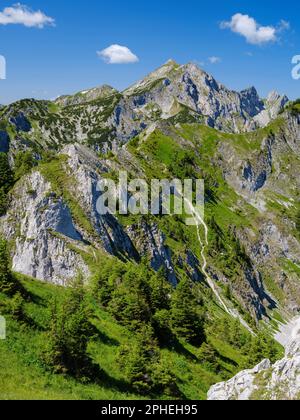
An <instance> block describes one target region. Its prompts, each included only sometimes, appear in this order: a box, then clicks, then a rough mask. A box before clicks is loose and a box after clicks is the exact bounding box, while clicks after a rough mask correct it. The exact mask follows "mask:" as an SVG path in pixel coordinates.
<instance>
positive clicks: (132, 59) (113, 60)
mask: <svg viewBox="0 0 300 420" xmlns="http://www.w3.org/2000/svg"><path fill="white" fill-rule="evenodd" d="M97 54H98V56H99V57H101V58H102V59H103V60H104V61H105V62H106V63H108V64H129V63H137V62H138V61H139V59H138V57H137V56H136V55H135V54H133V52H132V51H130V49H129V48H127V47H123V46H121V45H118V44H114V45H111V46H110V47H108V48H105V50H102V51H98V52H97Z"/></svg>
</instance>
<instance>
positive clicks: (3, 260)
mask: <svg viewBox="0 0 300 420" xmlns="http://www.w3.org/2000/svg"><path fill="white" fill-rule="evenodd" d="M16 290H17V282H16V281H15V279H14V277H13V275H12V273H11V270H10V262H9V255H8V250H7V243H6V241H5V240H3V239H2V238H0V292H2V293H6V294H8V295H13V294H14V293H15V292H16Z"/></svg>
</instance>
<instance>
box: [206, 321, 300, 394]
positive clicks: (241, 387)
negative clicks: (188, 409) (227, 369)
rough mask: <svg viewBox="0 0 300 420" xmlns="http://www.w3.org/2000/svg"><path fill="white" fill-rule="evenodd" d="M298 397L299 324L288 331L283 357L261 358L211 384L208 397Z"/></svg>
mask: <svg viewBox="0 0 300 420" xmlns="http://www.w3.org/2000/svg"><path fill="white" fill-rule="evenodd" d="M299 398H300V326H299V320H298V322H297V323H296V326H295V328H294V330H293V331H292V334H291V338H290V342H289V344H288V345H287V348H286V353H285V357H284V358H283V359H282V360H280V361H278V362H277V363H275V364H274V365H273V366H272V364H271V362H270V361H269V360H264V361H263V362H262V363H260V364H259V365H258V366H256V367H255V368H254V369H252V370H246V371H243V372H240V373H239V374H238V375H236V376H235V377H234V378H233V379H231V380H230V381H228V382H223V383H220V384H217V385H215V386H213V387H212V388H211V389H210V390H209V392H208V400H211V401H213V400H250V399H262V400H298V399H299Z"/></svg>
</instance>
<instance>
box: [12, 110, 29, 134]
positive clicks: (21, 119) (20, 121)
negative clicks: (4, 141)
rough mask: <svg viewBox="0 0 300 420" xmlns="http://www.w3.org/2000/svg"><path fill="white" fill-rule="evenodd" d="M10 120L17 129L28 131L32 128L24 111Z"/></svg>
mask: <svg viewBox="0 0 300 420" xmlns="http://www.w3.org/2000/svg"><path fill="white" fill-rule="evenodd" d="M10 122H11V123H12V124H13V125H14V126H15V127H16V130H17V131H23V132H25V133H28V132H29V131H30V130H31V124H30V122H29V121H28V119H27V118H26V117H25V115H24V114H23V112H20V113H19V114H18V115H16V116H15V117H11V118H10Z"/></svg>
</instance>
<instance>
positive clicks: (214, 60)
mask: <svg viewBox="0 0 300 420" xmlns="http://www.w3.org/2000/svg"><path fill="white" fill-rule="evenodd" d="M208 61H209V62H210V63H211V64H218V63H221V61H222V58H221V57H216V56H212V57H209V58H208Z"/></svg>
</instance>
